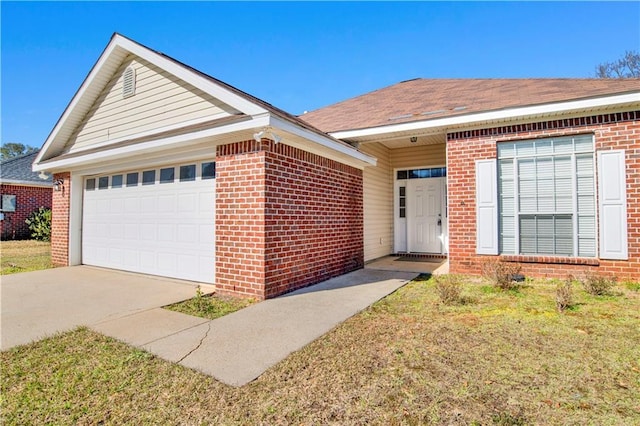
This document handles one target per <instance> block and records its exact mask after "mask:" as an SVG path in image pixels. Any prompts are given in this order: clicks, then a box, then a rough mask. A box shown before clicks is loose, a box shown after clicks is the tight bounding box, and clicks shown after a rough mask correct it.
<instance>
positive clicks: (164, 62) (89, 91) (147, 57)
mask: <svg viewBox="0 0 640 426" xmlns="http://www.w3.org/2000/svg"><path fill="white" fill-rule="evenodd" d="M131 58H134V60H135V61H138V60H139V61H140V63H141V64H143V65H145V66H146V67H147V68H149V69H150V70H152V71H153V72H155V74H156V75H159V74H162V75H163V76H164V77H166V78H167V79H168V80H172V81H173V82H174V83H176V82H180V85H182V86H183V87H188V88H189V91H190V92H191V93H192V94H195V95H196V97H199V98H201V99H202V100H204V101H205V102H209V103H210V104H213V105H215V106H216V107H218V108H219V110H218V111H216V113H219V114H220V116H219V117H218V118H216V117H215V116H213V117H212V116H208V119H207V120H206V121H205V122H200V121H198V120H199V119H200V118H202V119H204V117H200V118H198V119H196V120H191V121H190V120H186V122H183V123H181V125H183V126H184V127H176V126H173V127H172V126H165V127H164V128H156V129H153V130H151V131H146V132H145V131H140V132H138V133H137V134H135V135H131V134H127V132H126V131H124V133H121V137H116V138H114V139H112V138H111V135H110V134H109V133H107V134H106V135H105V132H110V131H111V127H109V126H103V127H101V128H100V127H98V128H97V130H98V133H100V132H101V136H99V137H97V138H94V140H93V142H92V143H90V144H88V145H82V144H81V145H78V146H77V147H76V148H77V149H76V148H74V146H75V145H74V143H75V142H76V139H82V138H84V137H86V138H87V140H88V139H90V138H91V135H90V133H91V132H89V128H90V127H92V126H90V125H89V124H95V123H93V122H92V121H93V120H94V119H95V120H96V121H98V117H97V116H98V115H99V114H98V111H100V108H101V107H105V108H106V105H105V102H106V100H107V99H108V98H109V95H110V93H111V92H110V90H112V89H113V88H114V87H115V86H116V85H117V84H121V83H119V82H120V81H121V78H122V75H121V73H122V72H123V71H124V68H123V67H125V65H126V62H127V61H128V60H131ZM171 99H172V100H173V99H174V98H173V97H172V98H171ZM193 99H194V98H193V97H191V100H193ZM187 102H189V101H187ZM187 110H188V108H186V109H185V108H181V109H180V112H185V111H187ZM136 111H137V110H136ZM221 111H224V113H226V116H225V114H224V113H222V112H221ZM174 112H176V114H177V113H178V112H177V110H176V111H174ZM125 115H126V114H125ZM112 118H113V117H109V120H111V119H112ZM228 118H235V119H236V120H232V121H231V122H230V121H229V120H228ZM239 122H242V123H241V124H238V123H239ZM109 123H111V122H109ZM138 123H140V122H137V123H136V126H135V127H136V128H137V129H139V128H138V126H137V124H138ZM229 123H231V124H229ZM103 124H104V123H103ZM205 124H206V125H207V126H208V127H209V128H207V129H202V126H203V125H205ZM225 124H228V126H226V127H225ZM218 126H219V127H218ZM271 127H273V128H277V129H279V130H282V131H284V132H285V133H286V134H287V135H289V136H288V137H290V138H291V139H289V141H290V142H291V143H294V144H301V145H304V146H306V147H307V149H309V150H311V151H313V152H316V151H318V152H325V154H323V155H326V154H329V155H336V157H335V158H336V159H338V158H339V159H340V161H344V162H347V163H348V164H353V165H356V166H357V167H364V165H367V164H375V158H373V157H371V156H369V155H367V154H364V153H362V152H360V151H358V150H357V149H355V148H354V147H353V146H351V145H349V144H347V143H346V142H343V141H340V140H338V139H336V138H333V137H332V136H330V135H328V134H326V133H324V132H322V131H321V130H318V129H317V128H315V127H314V126H312V125H310V124H308V123H307V122H305V121H303V120H301V119H299V118H298V117H296V116H294V115H291V114H289V113H287V112H285V111H283V110H281V109H278V108H275V107H274V106H272V105H270V104H268V103H266V102H264V101H262V100H260V99H258V98H255V97H253V96H251V95H249V94H247V93H245V92H242V91H241V90H239V89H237V88H235V87H233V86H230V85H228V84H226V83H224V82H222V81H220V80H217V79H215V78H213V77H211V76H209V75H207V74H204V73H202V72H200V71H198V70H196V69H194V68H192V67H190V66H188V65H185V64H183V63H181V62H179V61H177V60H175V59H173V58H171V57H169V56H166V55H164V54H162V53H159V52H156V51H153V50H151V49H149V48H148V47H146V46H143V45H141V44H138V43H136V42H134V41H132V40H130V39H128V38H126V37H123V36H121V35H120V34H117V33H116V34H114V35H113V36H112V38H111V41H110V42H109V44H108V45H107V47H106V48H105V50H104V51H103V53H102V54H101V56H100V58H99V59H98V61H97V62H96V64H95V65H94V66H93V68H92V69H91V71H90V72H89V74H88V75H87V77H86V78H85V80H84V82H83V83H82V85H81V86H80V88H79V89H78V91H77V92H76V94H75V95H74V97H73V99H72V100H71V102H70V103H69V105H68V106H67V108H66V109H65V111H64V113H63V114H62V116H61V117H60V119H59V120H58V122H57V123H56V125H55V127H54V128H53V130H52V132H51V134H50V135H49V137H48V138H47V140H46V142H45V143H44V145H43V147H42V149H41V151H40V154H39V155H38V157H37V158H36V161H35V162H34V166H33V167H34V169H35V170H55V169H66V168H68V167H69V166H73V165H75V166H78V165H86V164H88V163H90V162H92V161H93V162H95V161H96V158H97V157H96V156H99V155H100V153H96V152H95V150H96V149H100V148H103V149H105V150H109V154H108V157H109V158H110V159H112V160H115V159H117V158H122V157H127V156H130V155H131V154H132V153H133V152H134V151H135V152H137V153H138V154H140V155H144V153H148V152H149V150H156V151H157V150H161V149H165V148H166V147H167V146H175V145H176V144H179V143H180V141H183V140H185V138H184V137H182V136H175V137H169V138H165V139H162V140H161V141H159V142H158V143H156V142H153V141H152V142H151V143H146V144H143V143H141V144H140V145H139V148H137V147H133V148H132V147H131V143H132V142H134V141H136V140H137V141H141V140H149V138H151V139H153V137H160V136H161V135H166V134H170V133H171V132H175V131H176V129H182V130H184V131H193V129H194V128H196V134H194V135H193V137H192V139H191V142H193V143H196V142H197V141H201V140H204V139H206V138H209V137H212V136H214V135H217V136H220V135H223V134H224V133H225V132H232V131H239V130H240V129H241V130H242V131H245V132H248V135H249V136H248V137H252V136H250V135H253V134H256V131H259V130H261V129H262V130H264V129H268V128H271ZM251 129H253V130H251ZM94 130H95V128H94ZM117 130H120V131H123V129H122V128H120V129H117ZM185 137H186V136H185ZM244 137H246V136H244ZM221 140H222V139H218V141H221ZM194 141H196V142H194ZM84 142H86V140H85V141H84ZM309 144H311V145H309ZM113 147H116V148H113ZM327 150H328V151H327ZM84 153H86V154H87V155H77V154H84Z"/></svg>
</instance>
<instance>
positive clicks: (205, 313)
mask: <svg viewBox="0 0 640 426" xmlns="http://www.w3.org/2000/svg"><path fill="white" fill-rule="evenodd" d="M253 303H255V300H254V299H241V298H237V297H226V296H218V295H203V294H202V292H201V291H200V287H198V290H197V291H196V295H195V296H194V297H192V298H191V299H189V300H185V301H183V302H178V303H174V304H173V305H169V306H165V309H169V310H171V311H176V312H182V313H183V314H187V315H193V316H196V317H202V318H208V319H216V318H220V317H222V316H225V315H228V314H230V313H232V312H235V311H239V310H240V309H242V308H246V307H247V306H249V305H251V304H253Z"/></svg>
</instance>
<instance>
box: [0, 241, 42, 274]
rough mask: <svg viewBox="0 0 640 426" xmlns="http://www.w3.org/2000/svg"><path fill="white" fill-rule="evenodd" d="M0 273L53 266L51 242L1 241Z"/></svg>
mask: <svg viewBox="0 0 640 426" xmlns="http://www.w3.org/2000/svg"><path fill="white" fill-rule="evenodd" d="M0 257H1V258H2V261H1V263H2V271H1V272H0V275H8V274H15V273H17V272H27V271H37V270H40V269H49V268H52V267H53V265H51V243H49V242H44V241H35V240H17V241H0Z"/></svg>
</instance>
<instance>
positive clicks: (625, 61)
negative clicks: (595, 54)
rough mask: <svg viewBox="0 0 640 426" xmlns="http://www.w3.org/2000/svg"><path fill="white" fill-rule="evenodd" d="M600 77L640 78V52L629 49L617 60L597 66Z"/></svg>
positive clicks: (597, 75) (597, 74)
mask: <svg viewBox="0 0 640 426" xmlns="http://www.w3.org/2000/svg"><path fill="white" fill-rule="evenodd" d="M596 77H598V78H634V77H635V78H638V77H640V54H638V52H634V51H633V50H627V51H626V52H625V54H624V56H623V57H622V58H620V59H618V60H617V61H613V62H605V63H602V64H600V65H598V66H597V67H596Z"/></svg>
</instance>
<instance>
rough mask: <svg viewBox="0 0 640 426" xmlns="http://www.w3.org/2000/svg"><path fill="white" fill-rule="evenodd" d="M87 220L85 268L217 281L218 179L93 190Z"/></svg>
mask: <svg viewBox="0 0 640 426" xmlns="http://www.w3.org/2000/svg"><path fill="white" fill-rule="evenodd" d="M156 176H159V174H158V173H156ZM83 216H84V217H83V247H82V250H83V263H85V264H89V265H96V266H103V267H109V268H115V269H124V270H127V271H133V272H141V273H148V274H155V275H162V276H168V277H174V278H182V279H189V280H194V281H202V282H210V283H212V282H213V280H214V274H215V179H212V180H205V181H202V180H200V179H199V177H198V178H197V179H196V180H195V181H189V182H180V181H179V180H176V181H175V182H173V183H167V184H162V185H160V184H158V183H157V182H156V183H155V184H153V185H144V186H143V185H138V186H132V187H126V186H124V187H119V188H111V187H109V188H107V189H102V190H98V189H95V190H88V191H85V193H84V205H83Z"/></svg>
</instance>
